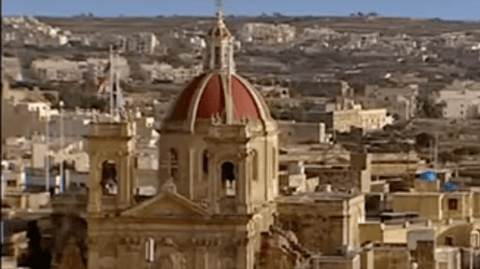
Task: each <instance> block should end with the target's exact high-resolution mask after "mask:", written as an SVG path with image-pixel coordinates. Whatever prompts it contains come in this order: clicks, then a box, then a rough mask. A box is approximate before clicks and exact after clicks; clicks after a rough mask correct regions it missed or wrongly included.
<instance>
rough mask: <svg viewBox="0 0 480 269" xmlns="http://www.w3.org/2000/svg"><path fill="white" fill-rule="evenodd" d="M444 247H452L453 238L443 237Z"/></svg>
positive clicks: (453, 243)
mask: <svg viewBox="0 0 480 269" xmlns="http://www.w3.org/2000/svg"><path fill="white" fill-rule="evenodd" d="M445 245H447V246H454V245H455V239H454V238H453V236H447V237H445Z"/></svg>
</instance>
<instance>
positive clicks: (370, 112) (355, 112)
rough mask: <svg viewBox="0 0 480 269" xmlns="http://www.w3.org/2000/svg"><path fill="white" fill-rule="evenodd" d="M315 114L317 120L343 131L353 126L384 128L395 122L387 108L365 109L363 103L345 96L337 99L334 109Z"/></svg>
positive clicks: (366, 130) (328, 126) (370, 129)
mask: <svg viewBox="0 0 480 269" xmlns="http://www.w3.org/2000/svg"><path fill="white" fill-rule="evenodd" d="M325 108H328V107H326V106H325ZM330 109H331V108H330ZM315 114H316V115H315V117H316V118H317V120H318V121H321V122H324V123H325V126H326V127H327V128H332V129H334V130H335V131H337V132H341V133H349V132H350V131H351V130H352V128H359V129H361V130H362V131H363V132H368V131H375V130H382V129H383V127H385V126H387V125H389V124H392V123H393V117H392V116H390V115H387V109H386V108H378V109H363V107H362V105H360V104H356V103H355V102H354V101H353V100H350V99H348V98H344V97H340V98H338V99H337V101H336V103H335V109H334V110H333V111H327V110H325V111H319V112H316V113H315ZM312 116H313V115H310V117H312Z"/></svg>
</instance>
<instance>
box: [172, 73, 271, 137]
mask: <svg viewBox="0 0 480 269" xmlns="http://www.w3.org/2000/svg"><path fill="white" fill-rule="evenodd" d="M227 81H228V79H227V76H226V75H224V74H222V73H220V72H215V71H211V72H207V73H204V74H202V75H200V76H198V77H196V78H195V79H194V80H193V81H192V82H191V83H190V84H189V85H188V86H187V87H186V88H185V89H184V90H183V92H182V93H181V94H180V96H179V98H178V99H177V101H176V103H175V104H174V106H173V109H172V111H171V112H170V115H169V117H168V118H167V119H166V123H177V124H181V125H184V124H185V125H184V126H188V127H191V128H194V124H195V122H196V121H198V120H210V119H211V118H216V119H218V118H220V119H222V120H225V118H226V115H227V113H229V112H230V113H231V115H232V118H233V121H235V122H239V121H242V120H244V119H248V120H250V121H255V120H263V121H270V120H272V118H271V116H270V111H269V110H268V107H267V105H266V104H265V102H264V101H263V98H262V96H261V95H260V94H259V93H258V92H257V91H256V90H255V88H254V87H253V86H252V85H251V84H250V83H249V82H248V81H247V80H246V79H244V78H242V77H240V76H239V75H237V74H232V75H231V80H230V87H227V86H228V82H227ZM229 91H230V92H229ZM229 97H230V99H231V101H230V102H228V99H229Z"/></svg>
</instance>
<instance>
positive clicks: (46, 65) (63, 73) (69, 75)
mask: <svg viewBox="0 0 480 269" xmlns="http://www.w3.org/2000/svg"><path fill="white" fill-rule="evenodd" d="M30 68H31V69H32V71H33V73H34V74H35V76H37V77H38V78H39V79H42V80H47V81H64V82H67V81H68V82H75V81H80V80H81V79H82V72H81V71H80V67H79V63H78V62H75V61H69V60H66V59H63V58H52V59H37V60H34V61H33V62H32V65H31V67H30Z"/></svg>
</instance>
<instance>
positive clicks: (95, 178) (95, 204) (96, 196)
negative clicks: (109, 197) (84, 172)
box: [88, 153, 102, 215]
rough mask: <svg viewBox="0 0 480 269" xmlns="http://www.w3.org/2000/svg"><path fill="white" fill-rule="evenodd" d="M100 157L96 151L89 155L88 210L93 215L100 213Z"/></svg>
mask: <svg viewBox="0 0 480 269" xmlns="http://www.w3.org/2000/svg"><path fill="white" fill-rule="evenodd" d="M101 161H102V157H101V156H100V155H98V154H96V153H93V154H91V156H90V176H89V195H88V200H89V201H88V211H89V213H91V214H93V215H97V214H100V212H101V210H102V188H101V186H100V180H101V175H102V173H101V171H102V162H101Z"/></svg>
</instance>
